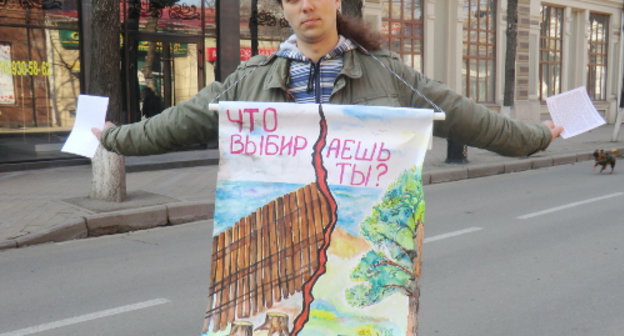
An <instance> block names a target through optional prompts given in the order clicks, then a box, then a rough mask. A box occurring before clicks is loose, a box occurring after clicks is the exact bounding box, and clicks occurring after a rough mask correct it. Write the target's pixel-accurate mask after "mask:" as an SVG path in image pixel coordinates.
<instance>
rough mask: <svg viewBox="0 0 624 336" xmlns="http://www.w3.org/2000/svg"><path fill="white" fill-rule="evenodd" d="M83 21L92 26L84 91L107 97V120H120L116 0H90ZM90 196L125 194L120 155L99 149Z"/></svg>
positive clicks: (105, 197)
mask: <svg viewBox="0 0 624 336" xmlns="http://www.w3.org/2000/svg"><path fill="white" fill-rule="evenodd" d="M82 1H83V3H87V5H86V6H84V7H85V8H88V11H89V12H88V13H86V14H87V17H88V18H89V20H87V22H86V24H91V25H92V29H89V30H87V32H88V33H87V36H84V37H83V39H82V41H83V43H85V46H84V50H85V51H87V53H86V55H85V56H86V57H87V58H88V64H89V67H88V68H87V69H86V71H87V73H88V75H87V76H85V77H86V78H87V83H86V84H87V85H86V93H87V94H91V95H97V96H106V97H109V103H108V110H107V114H106V120H108V121H112V122H114V123H120V121H121V111H122V109H121V90H120V87H121V85H120V71H119V67H120V61H121V58H120V57H121V56H120V51H119V29H118V27H119V25H120V22H119V1H117V0H99V1H93V2H91V1H89V0H82ZM92 173H93V178H92V183H91V194H90V197H91V198H92V199H97V200H102V201H113V202H121V201H123V199H124V198H125V197H126V170H125V165H124V160H123V157H120V156H119V155H117V154H113V153H109V152H106V151H105V150H102V149H101V148H100V149H98V153H96V155H95V157H94V158H93V160H92Z"/></svg>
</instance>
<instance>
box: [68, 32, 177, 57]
mask: <svg viewBox="0 0 624 336" xmlns="http://www.w3.org/2000/svg"><path fill="white" fill-rule="evenodd" d="M59 35H60V39H61V45H62V46H63V48H65V49H79V48H80V34H79V33H78V32H77V31H73V30H60V31H59ZM122 40H123V39H120V41H122ZM171 45H172V46H173V56H176V57H180V56H186V55H187V54H188V44H187V43H171ZM138 50H139V52H147V51H148V50H149V42H148V41H141V42H139V49H138ZM156 52H158V53H160V52H162V42H156Z"/></svg>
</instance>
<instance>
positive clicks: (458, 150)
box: [444, 138, 468, 163]
mask: <svg viewBox="0 0 624 336" xmlns="http://www.w3.org/2000/svg"><path fill="white" fill-rule="evenodd" d="M444 162H446V163H468V146H466V145H464V144H462V143H460V142H457V141H455V140H452V139H448V138H447V139H446V161H444Z"/></svg>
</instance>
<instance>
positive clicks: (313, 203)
mask: <svg viewBox="0 0 624 336" xmlns="http://www.w3.org/2000/svg"><path fill="white" fill-rule="evenodd" d="M330 219H331V214H330V208H329V203H328V201H327V200H326V199H325V198H324V197H323V195H322V194H321V193H320V191H319V190H318V187H317V185H316V184H315V183H311V184H308V185H306V186H304V187H302V188H299V189H297V190H295V191H293V192H291V193H288V194H286V195H283V196H281V197H278V198H277V199H275V200H273V201H271V202H269V203H267V204H265V205H263V206H262V207H260V208H259V209H258V210H256V211H255V212H253V213H252V214H250V215H248V216H247V217H244V218H242V219H241V220H239V221H238V222H237V223H236V224H235V225H234V226H232V227H230V228H228V229H227V230H226V231H224V232H221V233H220V234H218V235H217V236H215V237H214V238H213V253H212V267H211V279H212V284H211V287H210V291H209V301H208V309H207V312H206V319H207V322H208V324H210V323H212V328H213V331H215V332H216V331H221V330H224V329H226V327H227V326H228V324H230V323H232V322H234V321H235V320H237V319H244V318H248V317H250V316H254V315H257V314H259V313H263V312H266V311H267V310H269V309H270V308H271V307H273V306H274V304H275V303H277V302H279V301H282V300H283V299H286V298H288V297H289V296H291V295H293V294H295V293H296V292H300V291H301V288H302V285H303V284H304V282H305V281H306V280H308V279H309V278H310V276H311V275H312V274H313V273H314V271H315V270H316V268H317V267H318V266H319V265H318V249H319V247H320V246H321V244H322V242H323V229H324V228H325V226H326V225H327V224H328V223H329V222H330Z"/></svg>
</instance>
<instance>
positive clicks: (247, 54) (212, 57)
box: [206, 47, 276, 62]
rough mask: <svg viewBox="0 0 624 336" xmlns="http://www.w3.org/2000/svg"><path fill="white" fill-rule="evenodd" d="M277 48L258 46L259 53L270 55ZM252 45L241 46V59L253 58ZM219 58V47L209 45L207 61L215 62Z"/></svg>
mask: <svg viewBox="0 0 624 336" xmlns="http://www.w3.org/2000/svg"><path fill="white" fill-rule="evenodd" d="M275 51H276V50H275V49H270V48H258V54H260V55H265V56H269V55H271V54H272V53H274V52H275ZM251 56H252V55H251V47H241V48H240V60H241V61H247V60H249V59H250V58H251ZM216 60H217V48H214V47H208V48H206V61H208V62H214V61H216Z"/></svg>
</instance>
